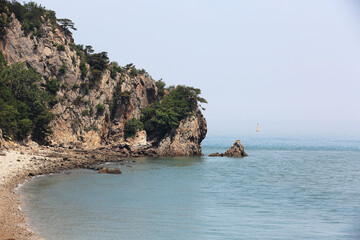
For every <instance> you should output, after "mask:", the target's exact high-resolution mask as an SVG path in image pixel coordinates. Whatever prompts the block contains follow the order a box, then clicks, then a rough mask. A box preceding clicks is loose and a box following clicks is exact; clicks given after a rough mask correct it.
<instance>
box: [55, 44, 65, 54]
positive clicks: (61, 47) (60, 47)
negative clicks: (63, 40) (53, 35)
mask: <svg viewBox="0 0 360 240" xmlns="http://www.w3.org/2000/svg"><path fill="white" fill-rule="evenodd" d="M56 48H57V50H58V51H59V52H61V51H65V46H64V45H62V44H60V45H58V46H57V47H56Z"/></svg>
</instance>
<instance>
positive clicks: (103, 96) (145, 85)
mask: <svg viewBox="0 0 360 240" xmlns="http://www.w3.org/2000/svg"><path fill="white" fill-rule="evenodd" d="M4 14H5V13H3V14H2V15H4ZM8 17H9V18H10V19H11V21H10V22H9V24H8V26H6V28H5V34H4V35H3V37H2V39H1V41H0V51H1V53H2V55H3V57H4V58H5V60H6V62H7V63H8V64H9V65H12V64H14V63H18V62H24V63H25V64H26V66H27V68H28V69H33V70H35V71H36V72H37V73H39V74H40V75H41V79H42V80H41V83H39V85H40V88H41V89H46V88H47V86H48V85H49V83H54V84H55V85H56V86H57V88H56V91H54V93H53V94H54V96H55V99H56V101H55V103H54V104H53V106H50V107H49V109H50V111H51V112H52V113H53V118H52V120H51V122H50V124H49V125H50V127H51V129H52V133H51V134H50V135H49V136H47V137H46V140H47V142H48V143H49V144H50V145H52V146H56V147H65V148H82V149H96V148H104V147H107V146H112V147H114V146H117V148H116V149H117V150H118V151H123V152H124V154H125V155H138V154H144V147H142V148H141V147H139V146H143V145H144V144H145V145H146V149H147V150H148V151H147V153H149V154H147V155H161V156H180V155H186V156H190V155H201V154H202V153H201V141H202V140H203V139H204V138H205V136H206V120H205V118H204V116H203V115H202V113H201V112H200V110H198V107H194V108H193V110H192V113H191V114H189V116H187V117H186V118H184V119H182V120H181V122H180V124H179V125H178V127H176V128H172V129H171V130H170V131H168V132H167V133H166V134H165V136H162V135H161V136H160V135H159V136H156V135H151V136H147V134H146V131H145V133H144V131H142V132H140V135H142V136H145V139H144V137H143V138H142V141H143V142H142V144H140V145H139V141H138V139H137V137H136V136H135V138H131V137H130V138H128V136H125V133H124V129H125V126H126V123H127V122H128V121H130V120H131V119H137V120H140V118H141V115H142V111H143V110H144V109H145V108H147V107H149V106H151V105H152V104H155V103H159V102H161V101H162V99H163V98H164V96H165V95H166V93H168V92H171V90H167V91H165V93H164V89H161V91H160V90H159V89H158V86H157V84H156V82H155V81H154V80H153V79H152V78H151V76H150V75H149V74H148V73H147V72H146V71H145V70H139V69H136V68H135V66H133V65H132V64H129V65H127V66H125V67H120V66H118V65H117V63H114V62H112V63H110V61H109V59H108V58H107V53H104V52H102V53H98V54H95V53H93V50H92V48H91V47H89V46H86V47H85V48H84V47H83V46H82V45H76V44H75V43H74V40H73V38H72V35H71V32H70V31H69V30H68V29H67V28H65V27H64V26H62V25H60V24H59V23H58V22H57V23H56V24H54V21H51V20H48V19H47V18H45V16H44V17H42V24H41V30H42V31H41V36H38V35H37V34H33V33H27V34H26V33H25V32H24V27H23V26H22V24H21V22H20V21H19V20H18V19H17V17H16V16H15V14H14V13H11V12H9V13H8ZM37 30H38V29H37ZM137 130H141V129H137ZM137 135H139V133H137ZM27 139H29V137H28V138H27ZM134 144H135V145H134ZM133 145H134V146H133ZM149 149H151V150H149ZM150 153H151V154H150Z"/></svg>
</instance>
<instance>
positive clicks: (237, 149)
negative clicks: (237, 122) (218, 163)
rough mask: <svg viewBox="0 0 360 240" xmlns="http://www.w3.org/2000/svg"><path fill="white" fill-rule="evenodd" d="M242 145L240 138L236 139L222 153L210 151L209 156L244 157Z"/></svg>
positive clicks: (245, 154)
mask: <svg viewBox="0 0 360 240" xmlns="http://www.w3.org/2000/svg"><path fill="white" fill-rule="evenodd" d="M246 156H248V155H247V153H246V152H245V148H244V145H243V144H242V143H241V141H240V140H236V141H235V142H234V144H233V145H232V146H231V147H230V148H229V149H228V150H227V151H226V152H224V153H212V154H210V155H209V157H246Z"/></svg>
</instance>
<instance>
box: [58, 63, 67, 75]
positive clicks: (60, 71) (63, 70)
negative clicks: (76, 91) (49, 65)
mask: <svg viewBox="0 0 360 240" xmlns="http://www.w3.org/2000/svg"><path fill="white" fill-rule="evenodd" d="M66 69H67V67H66V65H65V64H63V65H61V66H60V68H59V71H58V73H59V75H64V74H65V72H66Z"/></svg>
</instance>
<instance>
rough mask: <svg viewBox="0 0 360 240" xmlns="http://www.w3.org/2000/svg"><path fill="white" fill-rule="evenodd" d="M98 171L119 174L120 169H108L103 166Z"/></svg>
mask: <svg viewBox="0 0 360 240" xmlns="http://www.w3.org/2000/svg"><path fill="white" fill-rule="evenodd" d="M98 173H109V174H121V171H120V169H119V168H114V169H108V168H107V167H104V168H102V169H100V171H99V172H98Z"/></svg>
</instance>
